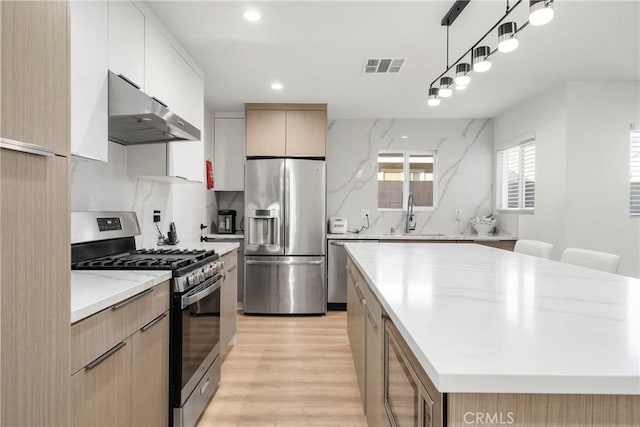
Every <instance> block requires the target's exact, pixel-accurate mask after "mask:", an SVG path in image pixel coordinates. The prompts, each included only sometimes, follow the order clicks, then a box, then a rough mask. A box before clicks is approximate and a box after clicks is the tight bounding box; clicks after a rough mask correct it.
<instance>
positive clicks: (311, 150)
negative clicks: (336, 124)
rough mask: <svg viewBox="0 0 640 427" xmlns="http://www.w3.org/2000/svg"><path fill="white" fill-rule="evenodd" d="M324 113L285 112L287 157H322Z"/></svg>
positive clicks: (325, 131)
mask: <svg viewBox="0 0 640 427" xmlns="http://www.w3.org/2000/svg"><path fill="white" fill-rule="evenodd" d="M326 134H327V112H326V111H287V147H286V153H287V156H293V157H324V156H325V141H326Z"/></svg>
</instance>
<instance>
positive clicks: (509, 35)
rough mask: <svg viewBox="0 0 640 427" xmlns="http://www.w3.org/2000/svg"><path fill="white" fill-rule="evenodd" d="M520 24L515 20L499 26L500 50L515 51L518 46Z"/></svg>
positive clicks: (505, 51) (504, 51) (503, 51)
mask: <svg viewBox="0 0 640 427" xmlns="http://www.w3.org/2000/svg"><path fill="white" fill-rule="evenodd" d="M517 32H518V26H517V25H516V23H515V22H505V23H504V24H502V25H500V26H499V27H498V50H499V51H500V52H502V53H508V52H513V51H514V50H516V49H517V48H518V44H519V42H518V36H517V34H516V33H517Z"/></svg>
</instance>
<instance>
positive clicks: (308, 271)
mask: <svg viewBox="0 0 640 427" xmlns="http://www.w3.org/2000/svg"><path fill="white" fill-rule="evenodd" d="M325 183H326V171H325V163H324V161H322V160H310V159H251V160H247V162H246V166H245V193H244V194H245V201H244V202H245V211H246V212H245V291H244V298H245V299H244V311H245V313H252V314H322V313H325V312H326V307H327V292H326V284H325V271H326V270H325V237H326V220H325V216H326V214H325V210H326V209H325V186H326V184H325Z"/></svg>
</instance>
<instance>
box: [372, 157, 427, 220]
mask: <svg viewBox="0 0 640 427" xmlns="http://www.w3.org/2000/svg"><path fill="white" fill-rule="evenodd" d="M434 177H435V153H427V152H403V151H396V152H389V151H385V152H379V153H378V209H404V208H405V207H406V206H407V200H408V198H409V194H412V195H413V205H414V208H415V209H417V210H419V209H421V208H422V209H425V210H426V209H431V208H433V207H434V197H433V195H434Z"/></svg>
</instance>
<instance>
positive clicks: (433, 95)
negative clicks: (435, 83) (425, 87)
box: [427, 87, 440, 107]
mask: <svg viewBox="0 0 640 427" xmlns="http://www.w3.org/2000/svg"><path fill="white" fill-rule="evenodd" d="M438 92H439V90H438V88H437V87H432V88H429V99H428V100H427V104H428V105H429V106H430V107H437V106H438V105H440V98H438Z"/></svg>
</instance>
